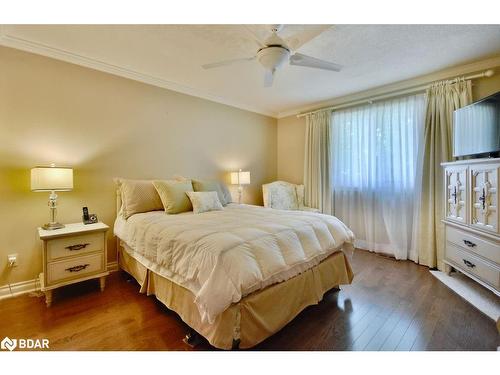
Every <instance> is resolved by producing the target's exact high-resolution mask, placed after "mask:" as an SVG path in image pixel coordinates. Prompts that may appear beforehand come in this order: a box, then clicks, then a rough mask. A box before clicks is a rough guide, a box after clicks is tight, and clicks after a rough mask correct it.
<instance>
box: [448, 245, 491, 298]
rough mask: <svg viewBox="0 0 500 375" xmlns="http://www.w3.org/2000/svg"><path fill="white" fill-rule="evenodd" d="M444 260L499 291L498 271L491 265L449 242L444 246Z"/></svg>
mask: <svg viewBox="0 0 500 375" xmlns="http://www.w3.org/2000/svg"><path fill="white" fill-rule="evenodd" d="M446 260H449V261H450V262H452V263H455V264H456V265H457V266H459V268H460V269H463V270H464V271H467V272H469V273H470V274H472V275H474V276H477V277H478V278H480V279H481V280H483V281H485V282H486V283H488V284H490V285H491V286H493V287H494V288H496V289H499V287H500V270H499V269H498V268H496V267H495V266H494V265H493V264H490V263H487V262H486V261H483V260H481V259H479V258H478V257H476V256H474V255H473V254H471V253H469V252H467V251H465V250H462V249H461V248H459V247H458V246H456V245H455V244H452V243H450V242H448V243H447V244H446Z"/></svg>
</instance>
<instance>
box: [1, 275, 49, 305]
mask: <svg viewBox="0 0 500 375" xmlns="http://www.w3.org/2000/svg"><path fill="white" fill-rule="evenodd" d="M37 289H40V282H39V280H38V279H33V280H26V281H21V282H19V283H14V284H10V287H9V285H8V284H7V285H3V286H0V300H2V299H5V298H11V297H17V296H20V295H21V294H26V293H31V292H34V291H35V290H37Z"/></svg>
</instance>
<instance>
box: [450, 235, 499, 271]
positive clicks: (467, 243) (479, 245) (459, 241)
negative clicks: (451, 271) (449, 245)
mask: <svg viewBox="0 0 500 375" xmlns="http://www.w3.org/2000/svg"><path fill="white" fill-rule="evenodd" d="M446 239H447V240H448V241H450V242H453V243H454V244H456V245H458V246H460V247H463V248H465V249H467V250H468V251H471V252H473V253H476V254H478V255H481V256H482V257H484V258H486V259H488V260H491V261H492V262H495V263H500V244H497V243H494V242H490V241H487V240H484V239H482V238H480V237H479V236H475V235H472V234H470V233H467V232H465V231H462V230H460V229H456V228H452V227H450V226H446Z"/></svg>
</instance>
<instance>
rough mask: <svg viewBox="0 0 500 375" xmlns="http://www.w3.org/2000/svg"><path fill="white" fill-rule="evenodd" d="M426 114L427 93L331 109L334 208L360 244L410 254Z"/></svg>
mask: <svg viewBox="0 0 500 375" xmlns="http://www.w3.org/2000/svg"><path fill="white" fill-rule="evenodd" d="M424 114H425V95H423V94H421V95H413V96H408V97H404V98H398V99H392V100H387V101H384V102H379V103H375V104H371V105H364V106H360V107H355V108H349V109H345V110H340V111H337V112H333V114H332V121H331V132H330V134H331V173H330V175H331V179H332V181H331V182H332V189H333V201H334V214H335V216H337V217H339V219H341V220H342V221H344V222H345V223H346V224H347V225H348V226H349V227H350V228H351V229H352V230H353V232H354V233H355V235H356V238H357V244H356V245H357V246H359V247H362V248H365V249H368V250H372V251H380V252H384V253H388V254H391V255H394V256H395V257H396V258H399V259H401V258H403V259H405V258H406V254H407V253H408V249H409V248H410V246H411V236H412V223H413V197H414V194H413V193H414V186H415V179H416V170H417V157H418V148H419V145H420V143H421V140H422V130H423V122H424Z"/></svg>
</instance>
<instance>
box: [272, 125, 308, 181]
mask: <svg viewBox="0 0 500 375" xmlns="http://www.w3.org/2000/svg"><path fill="white" fill-rule="evenodd" d="M304 137H305V119H304V118H297V116H288V117H285V118H282V119H279V120H278V179H280V180H284V181H288V182H292V183H296V184H301V183H302V180H303V177H304V146H305V139H304Z"/></svg>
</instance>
